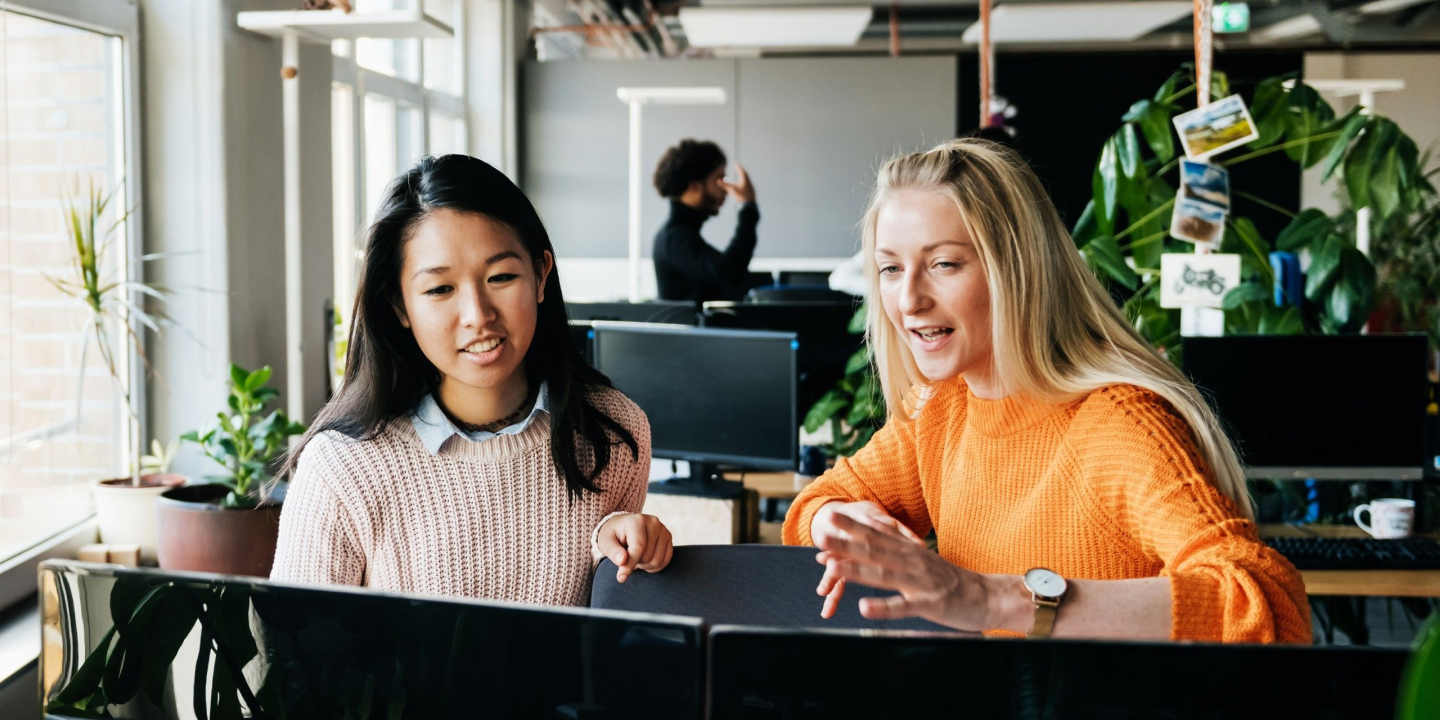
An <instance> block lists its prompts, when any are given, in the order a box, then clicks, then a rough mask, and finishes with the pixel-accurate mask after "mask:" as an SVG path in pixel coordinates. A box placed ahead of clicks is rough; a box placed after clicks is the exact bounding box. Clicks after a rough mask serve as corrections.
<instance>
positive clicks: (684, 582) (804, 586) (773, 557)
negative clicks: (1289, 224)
mask: <svg viewBox="0 0 1440 720" xmlns="http://www.w3.org/2000/svg"><path fill="white" fill-rule="evenodd" d="M815 552H816V551H815V548H812V547H783V546H779V545H681V546H678V547H676V548H675V556H674V557H673V558H672V559H671V561H670V565H669V566H668V567H666V568H665V569H664V570H662V571H660V572H658V573H653V574H652V573H647V572H643V571H639V572H636V573H634V574H632V575H631V576H630V577H629V579H627V580H626V581H625V583H624V584H621V583H617V582H615V564H614V563H612V562H610V561H609V560H604V561H602V562H601V563H600V567H599V568H597V569H596V571H595V581H594V584H593V586H592V587H591V590H590V607H592V608H601V609H607V610H629V611H635V612H653V613H668V614H673V615H687V616H691V617H700V618H704V620H705V621H706V622H707V623H709V624H710V625H759V626H779V627H792V628H795V627H813V628H831V629H846V630H852V629H874V630H928V631H947V630H949V628H945V627H942V626H940V625H936V624H934V623H931V622H929V621H926V620H921V619H919V618H910V619H906V620H867V619H866V618H864V617H862V616H861V615H860V605H859V601H860V598H862V597H877V596H888V595H893V594H894V593H891V592H888V591H881V590H876V589H874V588H869V587H865V586H863V585H853V584H851V585H847V586H846V588H845V596H844V598H843V599H842V600H841V602H840V607H839V608H837V609H836V611H835V616H834V617H833V618H831V619H829V620H825V619H823V618H821V617H820V607H821V605H822V603H823V601H824V598H822V597H821V596H819V595H816V594H815V587H816V586H817V585H819V584H820V577H821V576H822V575H823V574H824V571H825V568H824V566H822V565H820V564H818V563H816V562H815Z"/></svg>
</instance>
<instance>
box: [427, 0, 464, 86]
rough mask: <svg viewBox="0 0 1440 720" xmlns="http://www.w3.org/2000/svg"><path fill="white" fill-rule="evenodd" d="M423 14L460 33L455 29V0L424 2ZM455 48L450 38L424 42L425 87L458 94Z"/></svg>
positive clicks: (457, 65) (457, 59)
mask: <svg viewBox="0 0 1440 720" xmlns="http://www.w3.org/2000/svg"><path fill="white" fill-rule="evenodd" d="M425 12H426V13H427V14H428V15H430V16H431V17H433V18H435V19H436V20H439V21H440V22H443V23H445V24H446V25H449V26H450V27H451V28H453V29H454V30H455V31H456V33H457V34H458V33H459V32H460V28H456V27H455V22H456V19H457V13H456V12H455V0H425ZM457 47H458V45H457V43H456V42H455V40H454V39H450V38H447V39H443V40H426V41H425V87H428V88H431V89H432V90H439V91H441V92H447V93H450V94H451V95H459V94H460V87H459V85H460V82H459V80H460V74H459V72H458V71H457V68H458V67H459V58H458V57H456V52H457Z"/></svg>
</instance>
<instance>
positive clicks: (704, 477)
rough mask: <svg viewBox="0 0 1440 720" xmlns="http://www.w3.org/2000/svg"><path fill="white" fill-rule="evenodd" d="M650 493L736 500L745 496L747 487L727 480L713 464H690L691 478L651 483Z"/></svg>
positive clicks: (676, 478)
mask: <svg viewBox="0 0 1440 720" xmlns="http://www.w3.org/2000/svg"><path fill="white" fill-rule="evenodd" d="M650 492H651V493H654V494H656V495H689V496H692V497H704V498H715V499H718V500H734V499H736V498H739V497H741V496H743V495H744V494H745V486H744V485H742V484H741V483H740V482H738V481H736V480H726V479H725V478H724V476H723V475H721V474H720V468H719V466H717V465H714V464H713V463H697V462H692V463H690V475H689V477H683V476H682V477H672V478H670V479H668V480H660V481H657V482H652V483H650Z"/></svg>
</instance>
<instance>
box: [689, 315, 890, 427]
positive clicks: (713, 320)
mask: <svg viewBox="0 0 1440 720" xmlns="http://www.w3.org/2000/svg"><path fill="white" fill-rule="evenodd" d="M854 317H855V303H854V302H851V301H845V302H767V303H737V302H707V303H705V304H704V306H703V309H702V311H701V313H700V325H701V326H703V327H728V328H750V329H755V330H781V331H788V332H793V333H795V334H796V335H797V337H798V339H799V340H800V352H799V355H798V359H797V361H796V367H797V369H798V372H799V383H800V387H799V397H798V402H799V404H800V412H801V415H802V416H803V415H804V413H805V412H807V411H808V410H809V409H810V407H811V406H812V405H814V404H815V402H816V401H817V400H819V399H820V396H822V395H824V394H825V393H826V392H828V391H829V390H830V389H831V388H833V387H835V384H836V383H837V382H839V381H840V379H841V378H843V377H845V363H847V362H849V360H850V356H851V355H854V354H855V351H856V350H858V349H860V347H861V346H862V345H863V344H864V338H863V336H861V335H859V334H855V333H851V332H850V321H851V319H853V318H854Z"/></svg>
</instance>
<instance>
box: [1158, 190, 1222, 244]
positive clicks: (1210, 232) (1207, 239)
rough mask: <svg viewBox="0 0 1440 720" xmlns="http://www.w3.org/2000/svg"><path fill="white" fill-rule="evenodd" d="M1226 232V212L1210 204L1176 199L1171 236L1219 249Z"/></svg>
mask: <svg viewBox="0 0 1440 720" xmlns="http://www.w3.org/2000/svg"><path fill="white" fill-rule="evenodd" d="M1224 232H1225V211H1224V210H1221V209H1219V208H1217V207H1215V206H1214V205H1210V204H1209V203H1202V202H1196V201H1194V200H1186V199H1185V198H1184V197H1177V198H1175V211H1174V212H1173V213H1171V215H1170V234H1171V235H1172V236H1174V237H1176V238H1179V239H1181V240H1189V241H1190V242H1193V243H1200V244H1203V245H1210V246H1212V247H1219V245H1220V238H1221V236H1222V235H1223V234H1224Z"/></svg>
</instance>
